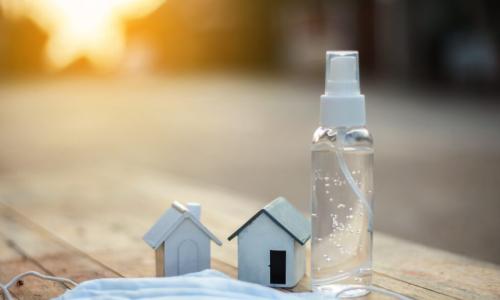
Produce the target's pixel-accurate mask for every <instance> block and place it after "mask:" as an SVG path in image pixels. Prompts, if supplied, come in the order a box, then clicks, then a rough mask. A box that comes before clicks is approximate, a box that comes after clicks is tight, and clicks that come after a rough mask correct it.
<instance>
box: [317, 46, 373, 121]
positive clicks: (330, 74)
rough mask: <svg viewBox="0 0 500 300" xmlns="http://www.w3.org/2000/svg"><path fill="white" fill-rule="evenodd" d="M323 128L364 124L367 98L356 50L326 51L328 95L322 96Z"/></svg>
mask: <svg viewBox="0 0 500 300" xmlns="http://www.w3.org/2000/svg"><path fill="white" fill-rule="evenodd" d="M321 125H322V126H326V127H340V126H342V127H351V126H363V125H365V103H364V96H363V95H361V92H360V88H359V62H358V52H357V51H328V52H326V79H325V94H324V95H323V96H321Z"/></svg>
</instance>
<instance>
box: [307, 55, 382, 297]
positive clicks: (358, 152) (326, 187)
mask: <svg viewBox="0 0 500 300" xmlns="http://www.w3.org/2000/svg"><path fill="white" fill-rule="evenodd" d="M337 58H339V59H337ZM336 59H337V61H335V60H336ZM326 73H327V80H326V92H325V94H324V95H323V96H322V98H321V110H322V111H321V121H320V127H319V128H318V129H316V131H315V132H314V136H313V144H312V149H311V151H312V176H311V177H312V178H311V180H312V214H311V222H312V255H311V278H312V288H313V290H314V291H317V292H321V293H323V294H332V295H334V294H336V293H337V292H339V291H340V290H342V289H345V288H356V287H359V288H357V289H353V290H351V291H349V292H347V293H343V294H342V296H343V297H358V296H361V295H364V294H366V293H368V291H367V290H366V289H363V286H367V285H371V273H372V272H371V269H372V233H373V230H372V229H373V226H372V224H373V213H372V212H373V209H372V205H373V139H372V136H371V134H370V132H369V131H368V130H367V129H366V128H365V127H364V125H365V111H364V96H363V95H361V94H360V92H359V71H358V56H357V52H327V72H326Z"/></svg>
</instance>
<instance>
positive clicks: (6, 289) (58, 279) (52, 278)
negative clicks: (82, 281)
mask: <svg viewBox="0 0 500 300" xmlns="http://www.w3.org/2000/svg"><path fill="white" fill-rule="evenodd" d="M26 276H35V277H38V278H41V279H44V280H50V281H56V282H61V283H67V284H70V285H73V286H77V285H78V283H76V282H74V281H73V280H71V279H67V278H63V277H55V276H49V275H43V274H41V273H38V272H35V271H29V272H25V273H22V274H19V275H17V276H15V277H14V278H12V279H11V280H10V281H9V282H7V283H6V284H1V283H0V289H1V290H2V291H3V295H4V297H5V299H6V300H13V299H12V295H11V294H10V292H9V288H10V287H11V286H13V285H14V284H15V283H16V282H18V281H19V280H20V279H21V278H23V277H26Z"/></svg>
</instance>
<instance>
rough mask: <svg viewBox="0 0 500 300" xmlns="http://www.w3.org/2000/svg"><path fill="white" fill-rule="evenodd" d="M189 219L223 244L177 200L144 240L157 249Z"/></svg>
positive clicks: (220, 243) (216, 241) (215, 240)
mask: <svg viewBox="0 0 500 300" xmlns="http://www.w3.org/2000/svg"><path fill="white" fill-rule="evenodd" d="M185 219H189V220H191V222H193V223H194V225H196V227H198V228H199V229H200V230H201V231H202V232H203V233H205V234H206V235H207V236H208V237H209V238H210V239H211V240H213V241H214V242H215V243H216V244H217V245H219V246H220V245H222V242H221V241H220V240H219V239H218V238H217V237H216V236H215V235H213V234H212V233H211V232H210V231H209V230H208V229H207V228H206V227H205V226H203V224H201V222H200V221H199V220H198V219H197V218H196V217H195V216H193V215H192V214H191V213H190V212H189V210H188V209H187V208H186V207H185V206H184V205H182V204H180V203H179V202H177V201H174V203H172V207H171V208H169V209H168V210H167V211H166V212H165V213H164V214H163V215H162V216H161V217H160V218H159V219H158V221H157V222H156V223H155V224H154V225H153V227H151V229H149V231H148V232H146V234H145V235H144V237H143V239H144V241H145V242H146V243H147V244H148V245H149V246H150V247H151V248H153V249H155V250H156V249H157V248H158V247H159V246H160V245H161V243H163V242H164V241H165V240H166V239H167V238H168V237H169V236H170V234H172V233H173V232H174V231H175V230H176V229H177V227H178V226H179V225H180V224H181V223H182V222H183V221H184V220H185Z"/></svg>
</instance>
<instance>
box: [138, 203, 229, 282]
mask: <svg viewBox="0 0 500 300" xmlns="http://www.w3.org/2000/svg"><path fill="white" fill-rule="evenodd" d="M200 209H201V207H200V205H199V204H196V203H189V204H188V205H187V207H186V206H184V205H182V204H180V203H179V202H174V203H173V204H172V207H171V208H169V209H168V210H167V211H166V212H165V213H164V214H163V215H162V216H161V217H160V219H159V220H158V221H157V222H156V224H154V225H153V227H151V229H150V230H149V231H148V232H147V233H146V234H145V235H144V241H145V242H146V243H147V244H148V245H149V246H151V248H153V249H154V250H155V252H156V276H176V275H182V274H186V273H192V272H198V271H201V270H204V269H209V268H210V240H212V241H214V242H215V243H216V244H217V245H219V246H220V245H222V243H221V241H220V240H219V239H217V237H215V236H214V235H213V234H212V233H211V232H210V231H209V230H208V229H207V228H206V227H205V226H203V224H201V222H200V213H201V210H200Z"/></svg>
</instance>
